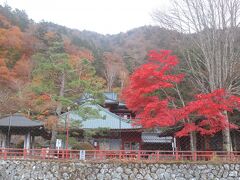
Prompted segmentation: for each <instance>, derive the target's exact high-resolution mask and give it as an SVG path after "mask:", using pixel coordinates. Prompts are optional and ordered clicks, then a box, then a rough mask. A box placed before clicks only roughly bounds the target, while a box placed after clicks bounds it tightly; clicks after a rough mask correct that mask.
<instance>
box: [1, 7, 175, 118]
mask: <svg viewBox="0 0 240 180" xmlns="http://www.w3.org/2000/svg"><path fill="white" fill-rule="evenodd" d="M178 38H179V37H178V34H177V33H176V32H171V31H167V30H164V29H161V28H159V27H154V26H148V27H140V28H136V29H133V30H130V31H128V32H126V33H120V34H116V35H106V36H104V35H101V34H98V33H95V32H90V31H79V30H75V29H69V28H67V27H64V26H60V25H57V24H53V23H51V22H40V23H35V22H34V21H33V20H31V19H30V17H28V15H27V14H26V13H25V12H24V11H21V10H18V9H12V8H11V7H9V6H4V7H3V6H0V84H1V86H0V106H1V108H0V114H2V115H4V114H9V113H15V112H16V111H19V110H20V111H23V112H25V113H30V114H33V115H37V116H38V118H44V117H45V116H46V115H47V116H48V115H50V114H60V113H61V111H63V109H64V108H66V106H67V105H68V104H69V103H71V102H72V101H73V100H74V99H76V98H78V97H79V96H81V94H82V93H84V92H90V93H92V94H97V93H99V92H101V91H116V92H119V90H121V89H122V88H123V87H124V86H125V85H126V83H127V81H128V76H129V74H130V73H132V71H133V70H134V69H135V68H136V67H138V66H139V65H140V64H143V63H144V62H145V60H146V55H147V52H148V50H150V49H168V48H170V49H174V47H175V46H176V43H177V42H178V41H177V39H178Z"/></svg>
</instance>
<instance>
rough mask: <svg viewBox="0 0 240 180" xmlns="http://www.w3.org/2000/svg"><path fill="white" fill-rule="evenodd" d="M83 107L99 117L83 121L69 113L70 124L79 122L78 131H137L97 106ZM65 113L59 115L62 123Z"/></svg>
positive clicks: (126, 121) (76, 114) (125, 121)
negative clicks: (91, 110)
mask: <svg viewBox="0 0 240 180" xmlns="http://www.w3.org/2000/svg"><path fill="white" fill-rule="evenodd" d="M84 106H87V107H90V108H92V109H95V110H97V111H98V113H99V115H100V117H95V118H94V117H90V118H87V119H85V120H83V118H82V117H81V115H79V114H78V113H77V112H76V111H70V112H69V120H70V122H71V124H72V123H73V122H74V121H78V122H80V126H79V129H96V128H108V129H139V128H140V127H136V126H133V125H132V123H131V122H130V121H129V120H127V119H124V118H122V117H120V116H117V115H116V114H114V113H112V112H110V111H109V110H107V109H105V108H103V107H101V106H100V105H97V104H85V105H84ZM66 116H67V113H64V114H62V115H61V117H62V118H61V119H62V123H64V121H65V120H66Z"/></svg>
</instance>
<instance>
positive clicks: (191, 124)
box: [122, 50, 240, 136]
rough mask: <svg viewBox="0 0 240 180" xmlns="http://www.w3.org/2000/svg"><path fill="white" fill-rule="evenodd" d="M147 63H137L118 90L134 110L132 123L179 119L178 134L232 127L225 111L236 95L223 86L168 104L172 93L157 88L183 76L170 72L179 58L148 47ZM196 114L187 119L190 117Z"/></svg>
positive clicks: (234, 102)
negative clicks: (184, 102)
mask: <svg viewBox="0 0 240 180" xmlns="http://www.w3.org/2000/svg"><path fill="white" fill-rule="evenodd" d="M148 56H149V59H148V60H149V61H148V63H147V64H144V65H142V66H141V67H139V68H138V69H137V70H136V71H135V72H134V73H133V74H132V75H131V77H130V83H129V86H128V87H126V88H125V89H124V91H123V93H122V97H123V99H124V100H125V102H126V104H127V106H128V108H129V109H131V110H132V111H134V112H135V113H136V115H137V116H136V119H137V120H135V121H134V123H135V124H138V125H139V124H140V125H141V126H143V127H145V128H149V127H163V126H173V125H176V124H177V123H179V122H181V123H183V124H184V127H183V129H182V130H181V131H179V132H178V133H177V135H178V136H185V135H188V133H189V132H191V131H198V132H200V133H201V134H214V133H216V132H218V131H220V130H222V129H224V128H226V127H232V128H234V127H236V126H234V125H232V124H229V123H228V119H227V116H226V113H227V112H231V111H232V110H233V109H235V108H238V107H239V106H240V98H239V97H237V96H232V95H229V94H228V93H227V92H226V91H225V90H224V89H218V90H216V91H214V92H212V93H208V94H198V95H196V97H195V100H194V101H192V102H189V103H188V104H187V105H186V106H184V107H180V108H177V107H175V106H173V105H172V104H171V102H172V99H174V97H170V96H165V97H160V96H159V91H161V90H162V91H164V90H166V89H169V88H173V87H175V84H177V83H180V82H181V81H182V79H183V78H184V75H183V74H174V73H173V71H172V70H173V68H174V67H175V66H177V65H178V63H179V61H178V58H177V57H176V56H173V55H171V51H169V50H162V51H160V52H157V51H150V53H149V54H148ZM192 116H195V117H198V118H200V120H198V121H189V119H190V117H192Z"/></svg>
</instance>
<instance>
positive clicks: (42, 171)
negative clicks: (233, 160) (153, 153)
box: [0, 160, 240, 180]
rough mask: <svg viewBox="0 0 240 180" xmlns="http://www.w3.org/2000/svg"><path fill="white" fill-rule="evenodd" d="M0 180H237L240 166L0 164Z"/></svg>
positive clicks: (0, 162) (21, 162) (1, 161)
mask: <svg viewBox="0 0 240 180" xmlns="http://www.w3.org/2000/svg"><path fill="white" fill-rule="evenodd" d="M0 179H3V180H12V179H14V180H18V179H27V180H29V179H30V180H35V179H45V180H47V179H49V180H56V179H72V180H80V179H84V180H85V179H104V180H108V179H109V180H110V179H115V180H117V179H146V180H151V179H176V180H183V179H191V180H194V179H222V180H226V179H240V164H207V163H206V164H194V163H186V164H151V163H150V164H144V163H120V162H116V163H113V162H112V163H111V162H105V163H87V162H68V163H67V162H53V161H23V160H7V161H4V160H0Z"/></svg>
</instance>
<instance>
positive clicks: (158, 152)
mask: <svg viewBox="0 0 240 180" xmlns="http://www.w3.org/2000/svg"><path fill="white" fill-rule="evenodd" d="M159 160H160V151H157V161H159Z"/></svg>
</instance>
